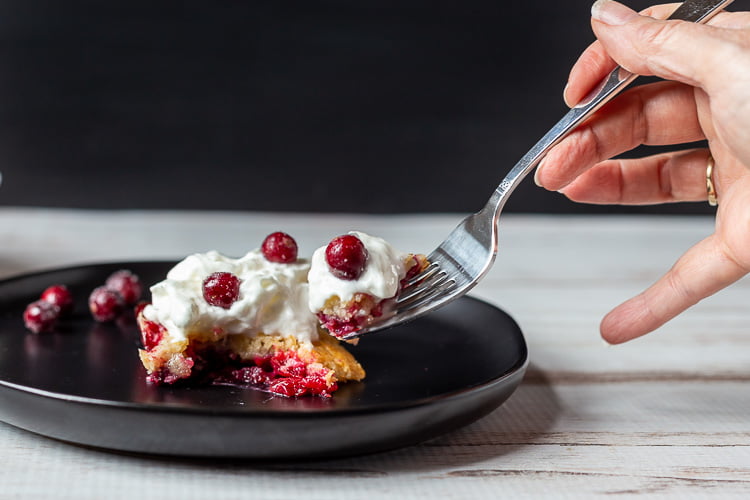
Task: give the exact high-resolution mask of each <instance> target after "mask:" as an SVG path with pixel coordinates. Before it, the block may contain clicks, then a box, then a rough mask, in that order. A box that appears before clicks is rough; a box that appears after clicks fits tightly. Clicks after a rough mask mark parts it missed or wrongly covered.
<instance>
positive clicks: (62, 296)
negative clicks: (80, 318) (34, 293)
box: [40, 285, 73, 314]
mask: <svg viewBox="0 0 750 500" xmlns="http://www.w3.org/2000/svg"><path fill="white" fill-rule="evenodd" d="M40 298H41V299H42V300H43V301H45V302H49V303H50V304H54V305H56V306H57V307H59V308H60V314H68V313H70V312H71V311H72V310H73V294H71V293H70V290H68V287H66V286H65V285H52V286H50V287H47V288H46V289H45V290H44V291H43V292H42V295H41V297H40Z"/></svg>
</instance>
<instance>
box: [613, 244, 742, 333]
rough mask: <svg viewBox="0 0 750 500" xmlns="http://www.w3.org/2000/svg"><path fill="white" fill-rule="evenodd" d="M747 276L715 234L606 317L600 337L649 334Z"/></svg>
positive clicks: (689, 251)
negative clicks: (702, 300)
mask: <svg viewBox="0 0 750 500" xmlns="http://www.w3.org/2000/svg"><path fill="white" fill-rule="evenodd" d="M745 274H747V269H746V268H745V267H744V266H742V265H741V264H739V263H738V262H737V261H736V260H735V259H734V258H733V256H732V254H731V253H730V252H729V251H728V250H727V247H726V245H724V244H723V242H722V240H721V239H720V238H718V237H717V236H716V235H715V234H714V235H711V236H709V237H708V238H706V239H704V240H702V241H701V242H699V243H698V244H696V245H695V246H693V247H692V248H690V249H689V250H688V251H687V252H686V253H685V254H684V255H683V256H682V257H681V258H680V259H679V260H678V261H677V262H676V263H675V265H674V266H673V267H672V269H670V270H669V272H667V273H666V274H665V275H664V276H663V277H662V278H660V279H659V280H658V281H657V282H656V283H654V284H653V285H652V286H651V287H649V288H648V289H647V290H645V291H644V292H642V293H641V294H639V295H637V296H635V297H633V298H632V299H630V300H627V301H626V302H624V303H622V304H621V305H619V306H618V307H616V308H615V309H613V310H612V311H611V312H610V313H609V314H607V315H606V316H605V317H604V319H603V320H602V323H601V325H600V331H601V335H602V337H603V338H604V340H606V341H607V342H609V343H611V344H620V343H622V342H626V341H628V340H632V339H634V338H636V337H640V336H642V335H645V334H646V333H649V332H651V331H653V330H655V329H657V328H658V327H660V326H662V325H663V324H664V323H666V322H667V321H669V320H670V319H672V318H674V317H675V316H677V315H678V314H679V313H681V312H683V311H684V310H686V309H687V308H689V307H691V306H693V305H694V304H696V303H697V302H699V301H700V300H701V299H704V298H706V297H708V296H709V295H712V294H714V293H716V292H717V291H719V290H721V289H722V288H725V287H727V286H729V285H730V284H732V283H734V282H735V281H737V280H738V279H740V278H741V277H743V276H744V275H745Z"/></svg>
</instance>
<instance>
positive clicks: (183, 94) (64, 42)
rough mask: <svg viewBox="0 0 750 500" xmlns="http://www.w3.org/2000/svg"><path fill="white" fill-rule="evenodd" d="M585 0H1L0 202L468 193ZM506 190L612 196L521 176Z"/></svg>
mask: <svg viewBox="0 0 750 500" xmlns="http://www.w3.org/2000/svg"><path fill="white" fill-rule="evenodd" d="M628 3H629V4H630V5H631V6H634V7H638V8H642V7H644V6H646V5H647V4H648V3H649V2H645V1H633V0H631V1H629V2H628ZM589 8H590V1H589V0H570V1H538V2H505V1H501V0H463V1H454V2H449V1H444V2H439V1H433V0H411V1H409V0H398V1H388V0H361V1H356V0H355V1H350V0H347V1H344V0H327V1H311V0H305V1H284V0H260V1H252V0H245V1H239V0H204V1H181V2H177V1H168V0H159V1H142V0H107V1H99V0H91V1H79V0H71V1H60V0H48V1H40V0H4V1H2V2H0V172H2V174H3V185H2V187H0V204H3V205H45V206H64V207H88V208H201V209H243V210H308V211H357V212H376V213H388V212H401V211H407V212H423V211H440V212H445V211H472V210H475V209H477V208H479V207H480V206H481V205H482V204H483V203H484V201H485V199H486V198H487V197H488V196H489V194H490V193H491V191H492V190H493V189H494V187H495V186H496V185H497V183H498V182H499V180H500V179H501V178H502V177H503V175H504V174H505V173H506V172H507V170H508V169H509V168H510V167H512V165H513V164H514V163H515V162H516V160H517V159H518V158H519V157H520V156H521V155H523V153H525V152H526V150H527V149H528V148H529V147H530V146H531V145H532V144H533V143H534V142H536V140H537V139H538V137H540V136H541V135H542V134H543V133H544V132H545V131H546V130H547V129H548V128H549V127H550V126H551V125H552V124H553V123H554V122H555V121H557V119H558V118H559V117H560V116H562V114H563V113H564V112H565V111H566V108H565V106H564V104H563V102H562V97H561V95H562V89H563V87H564V85H565V82H566V79H567V74H568V70H569V67H570V66H571V64H572V63H573V62H574V61H575V59H576V57H577V56H578V54H579V53H580V51H581V50H582V49H583V48H584V47H586V45H587V44H588V43H590V42H591V41H592V40H593V36H592V34H591V30H590V28H589ZM641 152H642V151H641ZM508 209H509V210H515V211H528V212H537V211H549V212H578V211H581V210H594V211H609V210H612V209H611V208H604V207H594V208H591V207H584V206H580V205H576V204H573V203H570V202H567V201H566V200H565V199H563V197H562V196H560V195H557V194H555V193H548V192H546V191H543V190H541V189H538V188H536V187H535V186H534V185H533V182H532V181H531V179H527V181H526V182H524V184H523V185H522V186H521V187H520V188H519V190H518V191H516V193H515V194H514V195H513V197H512V198H511V201H510V203H509V205H508ZM627 210H628V211H631V212H632V211H654V210H656V209H654V208H644V207H638V208H631V209H627ZM660 210H666V211H683V212H684V211H689V212H707V211H708V210H709V209H708V206H707V204H705V203H698V204H687V205H679V206H677V205H672V206H669V207H662V208H661V209H660Z"/></svg>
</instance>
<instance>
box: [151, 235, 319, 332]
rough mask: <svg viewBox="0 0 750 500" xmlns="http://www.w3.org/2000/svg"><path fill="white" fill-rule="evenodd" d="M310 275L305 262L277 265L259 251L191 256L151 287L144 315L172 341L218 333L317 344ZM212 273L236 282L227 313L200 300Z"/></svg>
mask: <svg viewBox="0 0 750 500" xmlns="http://www.w3.org/2000/svg"><path fill="white" fill-rule="evenodd" d="M309 270H310V262H309V261H307V260H305V259H298V260H297V261H296V262H294V263H290V264H278V263H274V262H269V261H268V260H266V259H265V258H264V257H263V255H262V254H261V253H260V251H259V250H253V251H251V252H249V253H247V254H246V255H245V256H243V257H240V258H237V259H234V258H230V257H226V256H224V255H222V254H220V253H219V252H216V251H213V250H212V251H209V252H206V253H199V254H193V255H190V256H188V257H187V258H185V259H184V260H182V261H181V262H179V263H178V264H177V265H175V266H174V267H173V268H172V269H171V270H170V271H169V273H167V277H166V279H165V280H164V281H161V282H159V283H157V284H155V285H154V286H152V287H151V299H152V300H151V304H150V305H149V306H147V307H146V308H145V309H144V310H143V314H144V316H145V317H146V319H148V320H150V321H156V322H158V323H161V324H162V325H163V326H164V327H166V329H167V331H168V332H169V335H170V336H171V338H172V340H173V341H179V340H184V339H186V338H188V337H189V336H190V335H191V334H205V333H207V332H211V331H214V330H215V329H217V328H218V329H220V330H221V331H222V332H223V333H226V334H230V335H255V334H258V333H266V334H269V335H273V334H279V335H283V336H287V335H293V336H295V337H297V338H298V339H299V340H300V341H302V342H312V341H315V340H317V338H318V329H317V325H318V320H317V318H316V317H315V315H314V314H312V313H311V312H310V310H309V308H308V285H307V274H308V272H309ZM215 272H229V273H232V274H234V275H236V276H237V277H238V278H239V279H240V293H239V297H238V298H237V300H236V301H235V302H234V303H233V304H232V305H231V306H230V307H229V308H228V309H224V308H222V307H218V306H213V305H211V304H209V303H208V302H206V301H205V299H204V298H203V280H205V279H206V277H207V276H208V275H210V274H212V273H215Z"/></svg>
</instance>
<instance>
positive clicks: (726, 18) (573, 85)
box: [563, 3, 750, 107]
mask: <svg viewBox="0 0 750 500" xmlns="http://www.w3.org/2000/svg"><path fill="white" fill-rule="evenodd" d="M679 5H680V4H679V3H669V4H661V5H654V6H652V7H649V8H647V9H644V10H642V11H641V12H640V14H641V15H643V16H649V17H652V18H654V19H666V18H668V17H669V16H670V15H671V14H672V12H674V10H675V9H676V8H677V7H678V6H679ZM708 24H710V25H712V26H716V27H721V28H728V29H743V28H747V27H748V26H750V12H731V13H730V12H719V13H718V14H717V15H715V16H714V17H713V18H711V20H710V21H709V22H708ZM616 65H617V63H616V62H615V61H614V60H613V59H612V57H611V56H610V55H609V53H608V52H607V50H606V49H605V48H604V46H603V45H602V43H601V42H600V41H599V40H597V41H595V42H594V43H592V44H591V45H590V46H589V47H587V48H586V49H585V50H584V51H583V53H582V54H581V55H580V56H579V58H578V60H577V61H576V62H575V64H574V65H573V67H572V68H571V70H570V74H569V77H568V84H567V86H566V87H565V90H564V91H563V99H564V100H565V103H566V104H567V105H568V106H571V107H572V106H575V105H576V104H577V103H578V102H579V101H580V100H581V99H583V98H584V97H585V96H586V95H587V94H588V92H589V91H590V90H591V89H592V88H594V87H595V86H596V85H597V84H599V82H600V81H601V80H602V79H603V78H604V77H605V76H607V75H608V74H609V72H610V71H612V69H614V68H615V66H616Z"/></svg>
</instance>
